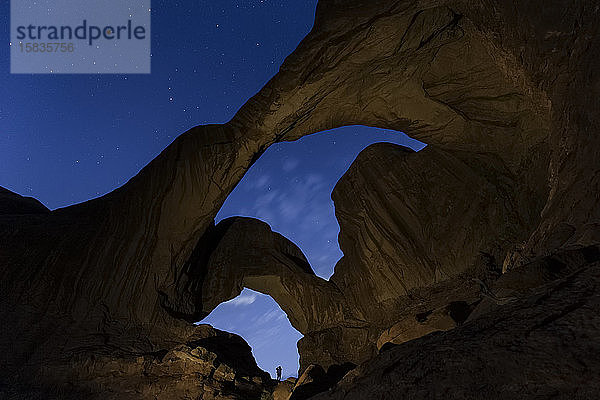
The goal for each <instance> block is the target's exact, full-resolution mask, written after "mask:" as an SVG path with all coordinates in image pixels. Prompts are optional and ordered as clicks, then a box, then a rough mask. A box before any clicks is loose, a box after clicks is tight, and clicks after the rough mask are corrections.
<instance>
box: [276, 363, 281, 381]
mask: <svg viewBox="0 0 600 400" xmlns="http://www.w3.org/2000/svg"><path fill="white" fill-rule="evenodd" d="M275 371H276V372H277V380H278V381H280V380H281V365H280V366H278V367H277V368H275Z"/></svg>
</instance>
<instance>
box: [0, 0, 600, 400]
mask: <svg viewBox="0 0 600 400" xmlns="http://www.w3.org/2000/svg"><path fill="white" fill-rule="evenodd" d="M599 16H600V2H599V1H597V0H584V1H566V2H565V1H542V0H534V1H529V2H494V1H490V0H475V1H473V0H469V1H467V0H449V1H440V0H420V1H410V2H409V1H392V0H373V1H369V2H366V1H359V0H345V1H340V0H321V1H319V3H318V7H317V13H316V19H315V25H314V28H313V29H312V31H311V32H310V34H309V35H308V36H307V37H306V38H305V39H304V40H303V41H302V43H301V44H300V45H299V47H298V48H297V49H296V51H294V53H292V54H291V55H290V56H289V57H288V58H287V59H286V61H285V63H284V64H283V66H282V67H281V69H280V72H279V73H278V74H277V75H276V76H275V77H274V78H273V79H272V80H271V81H270V82H269V83H268V84H267V85H266V86H265V87H264V88H263V89H262V90H261V91H260V92H259V93H258V94H256V95H255V96H254V97H253V98H252V99H250V100H249V101H248V102H247V103H246V104H245V105H244V106H243V107H242V108H241V109H240V111H239V112H238V113H237V114H236V116H235V117H234V118H233V119H232V120H231V121H230V122H228V123H226V124H224V125H207V126H199V127H196V128H194V129H192V130H190V131H188V132H186V133H184V134H183V135H181V136H180V137H179V138H178V139H177V140H175V142H173V144H171V145H170V146H169V147H168V148H167V149H165V150H164V151H163V152H162V153H161V154H160V155H159V156H158V157H157V158H156V159H155V160H153V161H152V162H151V163H150V164H148V166H146V167H145V168H144V169H143V170H142V171H141V172H140V173H139V174H138V175H137V176H135V177H134V178H132V179H131V180H130V181H129V182H128V183H127V184H125V185H124V186H123V187H121V188H119V189H117V190H115V191H114V192H112V193H109V194H107V195H106V196H103V197H101V198H98V199H95V200H91V201H88V202H86V203H83V204H78V205H75V206H72V207H67V208H64V209H59V210H54V211H51V212H50V211H48V210H46V209H45V208H44V207H43V206H42V205H41V204H39V202H37V201H35V200H32V199H28V198H24V197H21V196H18V195H16V194H13V193H10V192H8V191H6V190H4V189H2V190H1V191H0V273H1V274H2V277H3V279H2V282H1V283H0V317H1V318H2V321H3V324H2V326H1V327H0V365H1V366H2V368H0V383H1V384H2V385H3V387H4V388H8V389H6V390H16V391H19V390H25V389H23V388H26V387H28V385H30V384H33V383H35V384H36V385H37V386H41V387H42V388H41V389H40V390H46V389H47V390H52V391H54V392H56V393H59V394H60V395H64V396H75V397H76V396H77V395H78V393H79V394H81V393H80V392H78V391H80V390H83V391H84V392H85V393H87V394H89V396H93V395H98V396H102V393H105V392H106V391H107V390H110V391H112V392H113V393H116V394H115V396H119V395H121V397H122V398H127V396H129V394H127V393H129V392H127V390H129V389H128V388H129V386H128V385H127V384H126V383H124V382H127V381H128V380H130V379H131V381H132V382H140V383H139V385H138V386H137V387H141V388H146V389H142V392H143V393H139V394H136V396H137V397H136V398H153V396H155V395H157V394H158V393H162V392H159V391H156V390H155V389H148V387H150V386H148V385H149V384H148V381H147V379H152V378H148V376H150V377H152V376H155V377H156V380H157V382H160V384H159V386H160V387H161V388H162V389H161V390H163V391H164V390H171V391H172V393H181V396H184V393H190V395H197V394H198V393H199V392H194V391H193V390H196V389H193V390H192V389H191V388H193V387H195V386H193V385H196V383H194V384H192V383H187V382H190V381H189V376H188V375H187V374H188V373H189V371H195V368H196V367H197V368H199V369H198V373H199V374H200V375H201V376H202V377H203V379H202V381H203V382H206V384H207V387H211V388H212V387H218V389H217V390H216V391H219V393H221V392H222V390H221V389H223V388H224V387H226V386H227V385H229V386H227V387H231V385H230V383H231V377H232V376H234V378H233V382H234V385H233V386H234V388H235V390H234V391H232V394H231V396H234V398H235V396H238V397H239V396H246V398H250V397H248V396H255V395H256V396H260V395H261V394H260V393H259V392H260V390H262V389H260V388H259V389H260V390H259V389H256V390H254V389H252V390H250V391H251V392H252V395H247V394H245V395H241V394H239V393H238V392H237V390H238V388H240V389H239V390H242V389H241V386H244V385H250V386H252V385H253V384H254V385H255V386H256V387H266V386H265V385H266V384H264V383H258V381H255V380H254V378H256V377H258V378H260V374H259V373H258V372H254V373H253V374H247V373H244V372H241V371H244V370H245V369H247V368H248V363H249V362H250V361H248V360H247V362H245V363H244V365H233V366H232V365H228V364H227V363H226V362H223V363H220V364H219V365H226V366H227V367H228V368H229V369H228V368H225V367H223V368H221V370H219V372H217V370H218V369H219V367H218V366H216V367H215V364H214V363H213V364H212V365H213V367H215V371H212V367H209V366H208V365H209V364H210V362H211V361H210V360H216V359H217V358H218V355H217V358H213V356H212V355H210V354H209V353H210V352H211V351H212V350H210V349H207V348H205V347H203V346H197V345H196V344H194V343H196V342H197V341H198V340H201V339H206V338H210V337H214V335H213V334H212V333H210V332H207V331H206V330H204V329H202V328H197V327H195V326H194V325H192V324H191V323H190V321H193V320H197V319H199V318H201V317H202V316H204V315H206V313H208V312H210V310H211V309H212V308H213V307H215V306H216V305H217V304H218V303H219V302H221V301H224V300H227V299H229V298H232V297H233V296H235V295H236V294H237V293H238V292H239V291H240V290H241V288H242V287H251V288H255V289H257V290H259V291H263V292H265V293H268V294H271V295H272V296H273V297H274V298H276V300H277V301H278V302H279V303H280V304H281V305H282V307H283V308H284V309H285V310H286V312H287V313H288V316H289V318H290V321H292V323H293V324H294V326H296V327H297V328H298V329H299V330H301V332H302V333H303V334H304V335H305V337H304V338H303V339H302V340H301V342H300V343H299V349H300V353H301V357H302V359H301V360H302V362H301V364H302V366H303V367H306V366H308V365H309V364H312V363H316V364H320V365H321V366H322V367H323V368H324V369H327V368H328V367H331V366H333V367H334V368H335V366H336V365H340V364H343V363H345V362H351V363H354V364H361V366H359V367H358V368H357V369H355V370H354V371H353V372H350V373H349V374H348V375H347V376H346V378H344V379H343V381H342V383H341V384H340V386H339V389H338V390H336V391H335V392H334V393H332V394H331V395H330V396H331V397H332V398H341V397H343V396H346V395H347V396H348V397H347V398H365V396H366V394H368V396H375V397H380V398H386V396H388V397H389V396H390V393H399V392H402V393H406V396H408V397H412V398H419V396H421V398H430V397H432V396H433V397H435V395H436V392H435V391H436V390H438V389H436V388H440V389H439V390H442V389H444V390H446V389H447V390H446V393H449V394H448V395H447V396H446V398H465V397H466V398H468V397H469V396H471V397H477V398H481V397H491V398H494V396H496V397H497V396H498V393H500V391H501V390H504V389H506V390H507V391H508V392H512V393H513V394H515V396H516V397H535V396H538V397H544V396H546V397H548V396H550V395H552V393H554V392H550V391H547V390H546V389H545V388H547V387H550V388H552V390H555V391H557V392H560V391H562V390H563V389H564V390H565V391H570V392H571V393H575V389H574V388H575V386H576V385H578V384H579V385H584V384H587V385H588V387H587V388H586V389H584V391H582V392H580V393H579V394H581V395H583V396H584V397H585V395H587V394H589V393H592V392H593V393H596V394H597V390H598V388H597V387H595V386H593V385H591V384H590V382H594V379H595V380H596V381H597V380H598V379H597V378H598V371H599V370H600V366H598V365H597V361H596V360H597V359H598V358H599V357H598V349H597V347H596V346H595V343H594V342H593V341H591V340H590V338H594V337H596V336H597V334H598V323H597V322H598V321H596V319H595V317H594V316H595V315H597V314H598V309H597V308H598V304H597V303H598V302H597V293H598V290H597V286H596V283H597V282H596V281H597V278H598V277H597V273H596V270H597V259H598V257H597V256H598V251H597V247H596V246H597V245H598V244H599V243H600V206H599V203H600V198H599V196H598V193H600V187H599V186H600V185H599V184H600V174H599V173H598V169H599V168H598V167H599V164H598V160H599V159H600V157H599V156H600V143H599V139H598V137H597V132H598V128H599V125H600V124H599V122H600V121H599V118H600V113H599V112H598V110H600V79H599V76H598V74H599V72H598V61H599V60H598V54H600V32H598V30H599V29H600V27H599V25H598V24H597V23H596V21H597V20H598V17H599ZM352 124H362V125H367V126H375V127H381V128H387V129H395V130H398V131H403V132H405V133H407V134H409V135H410V136H412V137H414V138H416V139H419V140H421V141H423V142H425V143H427V144H428V147H427V149H426V150H424V151H422V152H419V153H416V154H415V153H412V152H408V151H406V150H404V149H401V148H398V147H396V146H389V145H378V146H373V147H371V148H369V149H367V150H366V151H365V152H363V153H362V154H361V155H360V157H359V158H358V159H357V161H356V162H355V163H354V164H353V166H352V168H351V169H350V170H349V171H348V173H347V174H346V175H345V176H344V177H343V178H342V179H341V181H340V182H339V184H338V185H337V187H336V189H335V191H334V193H333V198H334V200H335V202H336V213H337V216H338V218H339V220H340V225H341V229H342V231H341V234H340V243H341V247H342V249H343V250H344V258H343V259H342V260H341V261H340V263H339V264H338V265H337V266H336V270H335V274H334V276H333V277H332V279H331V280H330V281H329V282H326V281H323V280H321V279H319V278H317V277H315V276H314V274H313V273H312V270H311V269H310V266H308V264H307V263H306V260H305V258H304V257H303V256H302V254H301V252H300V251H299V250H298V249H297V248H296V247H295V246H293V245H292V244H291V243H290V242H289V241H287V240H286V239H285V238H282V237H281V236H279V235H277V234H274V233H272V232H271V231H270V230H269V229H268V227H266V226H265V225H264V224H262V223H260V222H257V221H252V220H247V219H234V220H229V221H223V222H221V223H220V224H218V225H217V226H215V225H214V217H215V215H216V213H217V211H218V210H219V208H220V207H221V205H222V204H223V202H224V200H225V198H226V197H227V195H228V194H229V193H230V192H231V190H232V189H233V188H234V187H235V185H236V184H237V183H238V182H239V180H240V179H241V177H242V176H243V174H244V173H245V171H247V170H248V168H249V167H250V166H251V165H252V164H253V162H254V161H256V160H257V159H258V157H260V155H261V154H262V153H263V152H264V151H265V150H266V149H267V148H268V147H269V146H270V145H271V144H273V143H276V142H279V141H285V140H295V139H298V138H300V137H302V136H305V135H308V134H312V133H316V132H319V131H323V130H326V129H330V128H334V127H338V126H343V125H352ZM247 260H250V261H251V262H246V261H247ZM240 266H242V267H243V268H240ZM501 270H503V271H505V272H506V274H505V275H503V276H502V277H501V278H499V274H500V271H501ZM557 279H558V281H557ZM540 285H542V286H541V288H539V289H537V291H536V290H535V289H534V288H535V287H539V286H540ZM536 296H537V297H536ZM515 299H517V300H515ZM479 300H481V302H480V303H478V301H479ZM457 305H458V307H457ZM461 310H462V311H461ZM471 311H472V312H471ZM469 312H470V314H469ZM458 314H460V316H457V315H458ZM467 314H468V315H467ZM453 315H454V316H453ZM448 316H449V317H450V319H452V321H454V323H455V324H456V325H457V327H456V328H454V329H452V330H449V331H448V332H445V333H437V334H436V333H433V334H429V335H427V336H425V337H423V338H420V339H416V340H412V341H410V342H406V343H402V344H399V345H398V346H397V347H394V346H393V345H386V344H385V343H382V342H387V341H390V342H395V343H399V342H401V341H402V340H404V339H403V338H406V339H411V338H415V337H416V336H418V335H420V334H425V333H427V332H430V331H433V330H436V329H446V328H452V323H453V322H452V321H450V320H449V319H448V318H447V317H448ZM411 318H412V319H414V321H415V325H414V326H413V327H411V326H409V325H407V321H409V320H411ZM465 318H466V321H465ZM427 321H429V322H427ZM436 321H437V322H436ZM417 324H421V325H423V326H421V325H417ZM428 324H429V325H428ZM385 335H388V336H385ZM190 344H191V345H190ZM238 344H239V343H238ZM233 347H234V348H235V346H233ZM378 347H379V350H380V351H381V354H380V355H377V352H378ZM200 348H203V349H205V350H206V352H205V351H204V350H200ZM240 351H241V350H240ZM165 352H166V353H165ZM163 353H164V354H172V357H173V358H172V360H174V363H175V364H176V365H175V366H174V367H173V368H174V369H171V367H170V366H169V365H168V364H165V361H164V360H165V359H164V357H155V356H154V355H156V354H161V355H162V354H163ZM213 353H214V352H213ZM214 354H217V353H214ZM140 357H143V361H142V363H141V364H140V363H139V362H138V360H140ZM153 357H154V358H153ZM369 359H372V360H371V361H368V360H369ZM90 360H92V361H90ZM94 360H100V361H98V362H96V361H94ZM169 360H171V358H169V359H167V362H169ZM186 360H187V361H186ZM190 360H192V361H190ZM207 360H208V361H207ZM189 362H192V364H193V363H196V364H194V365H195V366H193V367H190V368H191V369H190V370H188V369H187V368H188V367H181V365H187V364H186V363H188V364H189ZM205 362H207V365H206V366H204V364H203V363H205ZM364 362H367V363H366V364H362V363H364ZM90 363H91V364H90ZM147 363H150V366H149V367H148V368H149V369H147V368H146V364H147ZM527 363H529V364H527ZM84 364H85V365H88V366H90V365H91V366H90V367H89V368H88V367H85V368H82V365H84ZM159 364H160V365H159ZM444 365H446V366H450V368H447V367H444ZM528 365H534V366H535V367H530V366H528ZM457 366H460V368H458V367H457ZM209 370H210V371H209ZM86 371H87V372H86ZM148 371H150V372H148ZM174 371H178V372H174ZM238 371H239V372H238ZM146 373H148V374H149V375H148V376H147V375H145V374H146ZM85 374H88V375H85ZM140 374H141V376H140ZM152 374H155V375H152ZM232 374H233V375H232ZM115 376H116V378H115ZM130 376H131V378H130ZM238 376H240V378H239V383H238V379H237V377H238ZM119 377H122V380H119V379H120V378H119ZM207 377H208V378H207ZM246 378H248V379H246ZM224 381H226V382H229V383H228V384H227V385H224V386H219V385H220V383H219V384H218V383H216V382H224ZM88 382H92V383H91V384H88ZM457 382H458V383H460V387H459V385H457ZM136 385H137V383H136ZM178 385H181V386H182V387H183V388H181V389H177V387H178ZM190 385H191V386H190ZM240 385H241V386H240ZM261 385H262V386H261ZM486 385H487V386H486ZM484 386H485V387H484ZM248 387H249V386H248ZM44 388H45V389H44ZM482 388H484V389H482ZM2 390H5V389H2ZM188 390H192V391H188ZM203 390H204V389H203ZM211 390H212V389H211ZM223 390H224V389H223ZM244 390H245V389H244ZM482 390H483V391H482ZM586 390H587V392H586ZM186 391H188V392H186ZM40 393H41V392H40ZM236 393H237V394H236ZM240 393H241V392H240ZM131 396H133V394H132V395H131ZM205 396H209V395H208V394H206V395H205ZM327 396H328V395H327ZM428 396H429V397H428ZM206 398H208V397H206Z"/></svg>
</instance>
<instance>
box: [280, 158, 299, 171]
mask: <svg viewBox="0 0 600 400" xmlns="http://www.w3.org/2000/svg"><path fill="white" fill-rule="evenodd" d="M299 164H300V161H298V160H297V159H295V158H288V159H286V160H285V161H284V162H283V170H284V171H285V172H290V171H292V170H294V169H296V167H297V166H298V165H299Z"/></svg>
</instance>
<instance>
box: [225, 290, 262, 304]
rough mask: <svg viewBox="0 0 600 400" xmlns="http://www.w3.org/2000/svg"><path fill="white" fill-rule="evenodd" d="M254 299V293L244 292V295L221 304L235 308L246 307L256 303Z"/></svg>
mask: <svg viewBox="0 0 600 400" xmlns="http://www.w3.org/2000/svg"><path fill="white" fill-rule="evenodd" d="M256 297H257V295H256V294H255V293H252V292H244V293H242V294H240V295H239V296H238V297H236V298H235V299H232V300H229V301H227V302H225V303H223V304H231V305H232V306H235V307H238V306H247V305H250V304H252V303H254V302H255V301H256Z"/></svg>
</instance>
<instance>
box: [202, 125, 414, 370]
mask: <svg viewBox="0 0 600 400" xmlns="http://www.w3.org/2000/svg"><path fill="white" fill-rule="evenodd" d="M378 142H387V143H394V144H398V145H402V146H407V147H410V148H412V149H414V150H416V151H418V150H421V149H422V148H423V147H424V146H425V144H423V143H421V142H419V141H417V140H414V139H411V138H410V137H408V136H407V135H405V134H403V133H400V132H397V131H392V130H385V129H379V128H370V127H365V126H348V127H343V128H337V129H333V130H330V131H325V132H320V133H318V134H314V135H310V136H306V137H303V138H301V139H299V140H296V141H293V142H282V143H277V144H274V145H272V146H271V147H270V148H269V149H268V150H267V151H266V152H265V153H264V154H263V155H262V156H261V157H260V158H259V159H258V161H257V162H256V163H255V164H254V165H253V166H252V167H251V168H250V170H249V171H248V172H247V173H246V175H245V176H244V178H243V179H242V180H241V182H240V183H239V184H238V185H237V186H236V187H235V189H234V190H233V192H232V193H231V194H230V195H229V197H228V198H227V200H226V202H225V203H224V205H223V207H222V208H221V209H220V211H219V213H218V214H217V217H216V221H215V222H216V223H217V224H219V223H221V225H222V224H224V223H228V221H229V220H228V218H236V217H239V216H242V217H250V218H254V219H258V220H260V221H263V222H265V223H266V224H268V225H269V226H270V227H271V229H272V230H273V231H274V232H277V233H280V234H281V235H283V237H285V238H287V239H289V240H291V242H293V243H295V244H296V245H297V246H298V247H299V248H300V249H301V252H302V253H303V255H304V256H306V259H307V261H308V263H307V268H308V270H310V271H311V272H312V271H314V273H315V274H316V275H317V277H320V278H323V279H329V278H330V277H331V275H332V274H333V272H334V266H335V264H336V262H337V261H338V260H339V259H340V258H341V257H342V255H343V253H342V251H341V250H340V247H339V243H338V234H339V225H338V222H337V219H336V216H335V209H334V205H333V201H332V198H331V194H332V190H333V188H334V187H335V185H336V184H337V182H338V181H339V180H340V178H341V177H342V176H343V174H344V173H346V171H347V170H348V168H349V166H350V164H351V163H352V162H353V161H354V160H355V159H356V157H357V155H358V154H359V153H360V152H361V151H362V150H364V149H365V148H366V147H368V146H369V145H371V144H374V143H378ZM223 221H224V222H223ZM267 263H268V262H265V264H267ZM255 267H256V268H257V269H258V270H260V269H261V267H262V266H261V265H256V266H255ZM253 273H255V272H253ZM251 275H252V273H250V276H246V277H244V278H242V280H244V281H245V284H246V285H245V287H246V288H244V289H243V291H242V292H241V293H240V294H239V295H237V297H235V298H233V299H231V300H228V301H226V302H223V303H221V304H219V305H216V304H214V303H213V306H215V305H216V307H215V308H214V310H213V311H211V312H210V314H209V315H208V316H207V317H205V318H204V319H202V321H201V323H208V324H211V325H213V326H214V327H216V328H218V329H222V330H226V331H229V332H233V333H236V334H239V335H240V336H242V337H244V338H245V339H246V340H247V341H248V343H249V344H250V345H251V347H252V348H253V351H254V354H255V357H256V359H257V362H258V364H259V366H261V367H262V368H263V369H265V370H267V371H269V372H270V373H271V374H272V375H273V374H274V368H275V367H276V366H277V365H278V364H277V363H278V362H279V363H280V364H281V365H282V366H283V367H284V371H287V372H284V376H285V375H286V373H287V374H289V375H295V374H296V372H297V371H298V368H299V354H298V350H297V347H296V343H297V341H298V340H299V339H300V338H301V337H302V334H301V333H300V332H299V331H298V330H301V331H304V332H306V331H307V327H308V326H312V325H314V321H313V322H311V321H308V320H307V319H306V318H305V319H303V318H302V314H304V313H305V312H307V313H310V312H311V311H310V310H304V309H303V307H304V305H303V304H302V303H297V304H296V303H295V302H294V301H290V299H289V293H288V292H287V288H286V285H285V283H284V284H283V285H281V287H280V284H279V283H278V282H277V281H278V280H279V279H280V278H279V277H276V276H264V275H262V276H260V277H258V278H256V279H253V278H252V276H251ZM317 277H314V280H315V282H313V283H316V284H317V286H318V285H319V284H320V283H321V280H317V279H318V278H317ZM230 278H231V277H229V279H230ZM310 279H311V278H309V280H310ZM323 282H324V281H323ZM240 284H242V282H240ZM234 286H235V285H234ZM248 287H252V288H253V289H256V290H258V291H253V290H251V289H247V288H248ZM231 289H232V290H233V291H232V292H229V291H228V292H227V293H228V295H229V296H231V295H235V294H236V293H237V291H238V290H241V287H239V286H238V287H232V288H231ZM260 292H263V293H267V294H271V295H273V297H275V300H273V299H272V298H271V297H269V296H266V295H263V294H261V293H260ZM277 301H279V302H280V304H281V302H282V301H283V302H284V303H285V304H281V307H280V306H279V305H278V304H277ZM205 303H206V302H205ZM209 303H210V302H209ZM292 303H293V304H292ZM205 305H206V306H208V307H210V305H209V304H205ZM282 308H283V309H284V310H285V311H288V312H290V311H292V313H293V317H292V324H290V321H289V320H288V318H287V316H286V314H285V311H284V310H282ZM292 325H293V326H295V327H296V328H297V329H298V330H296V329H294V327H293V326H292ZM261 332H262V333H261ZM265 335H266V336H268V337H265ZM264 343H270V344H271V345H268V346H265V345H264ZM275 356H277V357H279V361H277V359H276V358H274V357H275Z"/></svg>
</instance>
